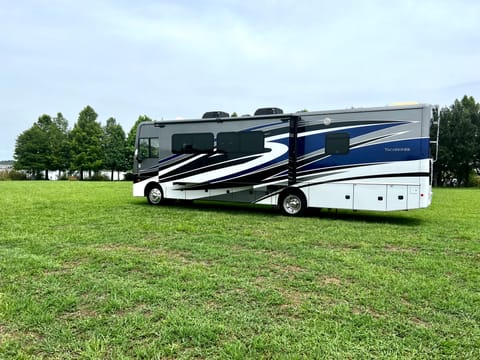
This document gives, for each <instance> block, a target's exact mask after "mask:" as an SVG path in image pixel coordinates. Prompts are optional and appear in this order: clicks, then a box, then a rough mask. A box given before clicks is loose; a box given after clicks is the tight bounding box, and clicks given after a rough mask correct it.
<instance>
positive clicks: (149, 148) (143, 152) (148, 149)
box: [138, 138, 160, 159]
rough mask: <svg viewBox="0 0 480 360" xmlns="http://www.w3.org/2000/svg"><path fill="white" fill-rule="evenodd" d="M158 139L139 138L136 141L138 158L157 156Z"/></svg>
mask: <svg viewBox="0 0 480 360" xmlns="http://www.w3.org/2000/svg"><path fill="white" fill-rule="evenodd" d="M159 147H160V141H159V139H158V138H140V140H139V143H138V153H139V155H140V158H142V159H148V158H158V151H159Z"/></svg>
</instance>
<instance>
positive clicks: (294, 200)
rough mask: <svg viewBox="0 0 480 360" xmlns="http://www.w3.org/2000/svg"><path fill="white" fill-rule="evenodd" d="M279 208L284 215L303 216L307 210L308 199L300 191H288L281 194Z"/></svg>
mask: <svg viewBox="0 0 480 360" xmlns="http://www.w3.org/2000/svg"><path fill="white" fill-rule="evenodd" d="M278 206H279V207H280V210H281V211H282V213H283V214H284V215H287V216H301V215H303V214H304V213H305V210H306V209H307V199H306V198H305V195H303V193H302V192H301V191H300V190H287V191H285V192H284V193H282V194H281V196H280V199H279V201H278Z"/></svg>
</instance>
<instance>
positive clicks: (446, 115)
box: [14, 95, 480, 186]
mask: <svg viewBox="0 0 480 360" xmlns="http://www.w3.org/2000/svg"><path fill="white" fill-rule="evenodd" d="M439 117H440V122H439V125H436V124H435V123H434V124H432V128H431V132H430V134H431V139H432V140H435V138H436V133H437V129H438V131H439V146H438V159H437V161H436V162H435V163H434V184H435V185H438V186H448V185H458V186H472V185H476V186H478V185H479V183H478V182H479V180H478V175H479V172H480V104H478V103H477V102H476V101H475V99H474V98H473V97H472V96H467V95H465V96H464V97H463V98H462V99H461V100H458V99H457V100H455V101H454V103H453V104H452V105H450V106H448V107H444V108H441V109H439V111H436V112H435V113H434V118H435V120H438V118H439ZM97 118H98V115H97V113H96V112H95V111H94V110H93V108H92V107H90V106H86V107H85V108H84V109H83V110H82V111H81V112H80V114H79V116H78V119H77V122H76V123H75V125H74V126H73V128H72V129H71V130H70V129H69V126H68V121H67V120H66V119H65V118H64V117H63V115H62V114H61V113H58V114H57V116H55V117H51V116H49V115H42V116H40V117H39V118H38V120H37V121H36V122H35V123H34V124H33V126H32V127H31V128H30V129H28V130H26V131H24V132H23V133H21V134H20V135H19V136H18V138H17V142H16V145H15V153H14V158H15V165H14V166H15V168H16V169H21V170H26V171H27V172H29V173H30V174H31V175H32V176H33V177H35V176H38V175H39V174H40V173H42V172H45V173H46V174H45V175H46V178H47V179H48V170H49V169H50V170H53V169H55V170H60V171H64V172H67V171H70V172H72V173H79V176H80V179H81V180H83V174H84V172H88V173H89V177H91V175H92V172H93V173H95V172H98V171H99V170H109V171H111V178H112V179H113V173H114V171H131V170H132V166H133V153H134V150H135V135H136V130H137V126H138V124H139V123H140V122H142V121H151V119H150V118H149V117H148V116H146V115H142V116H139V118H138V119H137V121H136V122H135V124H134V125H133V127H132V128H131V130H130V132H129V133H128V135H126V134H125V132H124V130H123V129H122V127H121V125H120V124H118V123H117V122H116V120H115V118H113V117H111V118H109V119H108V120H107V122H106V125H105V126H103V127H102V125H101V124H100V123H99V122H98V121H97ZM438 126H439V128H438ZM433 148H434V146H433Z"/></svg>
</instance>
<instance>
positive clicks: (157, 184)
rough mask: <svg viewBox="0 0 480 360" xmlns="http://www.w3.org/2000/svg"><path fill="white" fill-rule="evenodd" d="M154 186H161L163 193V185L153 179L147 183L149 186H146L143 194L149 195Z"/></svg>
mask: <svg viewBox="0 0 480 360" xmlns="http://www.w3.org/2000/svg"><path fill="white" fill-rule="evenodd" d="M153 188H159V189H160V191H161V192H162V193H163V190H162V187H161V186H160V184H159V183H157V182H154V181H151V182H149V183H148V184H147V186H145V191H144V192H143V195H144V196H148V193H149V192H150V190H152V189H153Z"/></svg>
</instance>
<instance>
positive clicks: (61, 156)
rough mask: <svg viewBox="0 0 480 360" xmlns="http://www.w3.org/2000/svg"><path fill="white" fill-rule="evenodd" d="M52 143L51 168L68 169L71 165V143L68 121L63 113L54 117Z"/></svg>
mask: <svg viewBox="0 0 480 360" xmlns="http://www.w3.org/2000/svg"><path fill="white" fill-rule="evenodd" d="M49 139H50V144H51V163H50V166H51V169H55V170H60V171H66V170H67V169H68V168H69V165H70V144H69V130H68V121H67V119H65V118H64V117H63V115H62V113H57V116H56V117H54V118H52V123H51V126H50V129H49Z"/></svg>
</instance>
